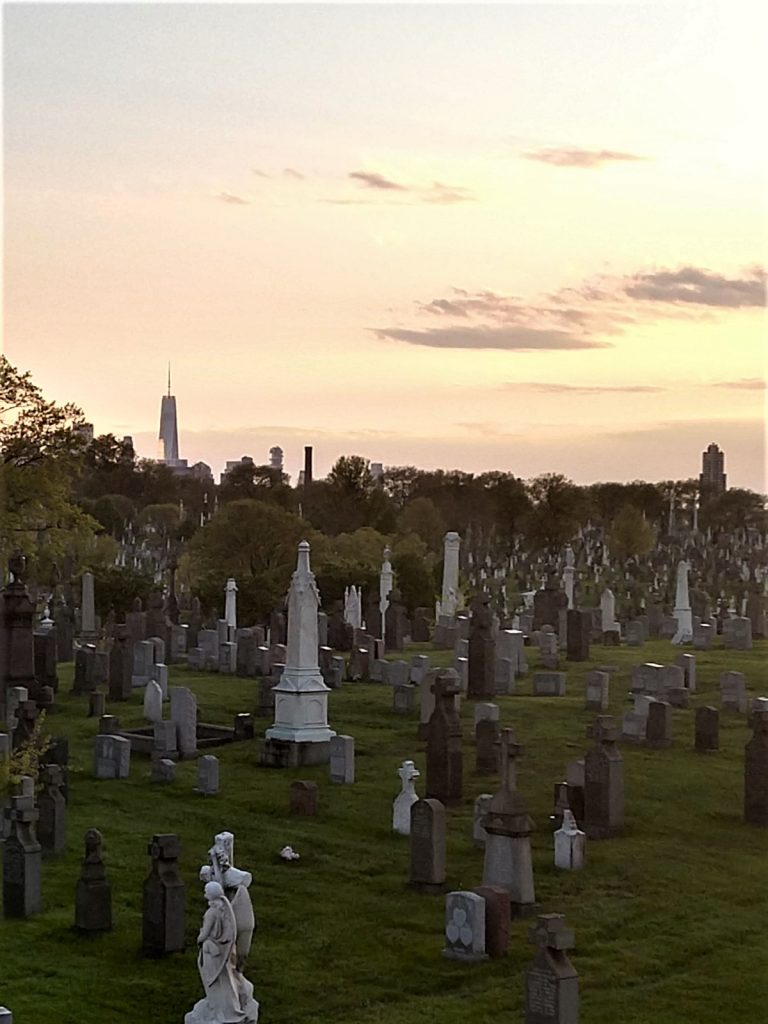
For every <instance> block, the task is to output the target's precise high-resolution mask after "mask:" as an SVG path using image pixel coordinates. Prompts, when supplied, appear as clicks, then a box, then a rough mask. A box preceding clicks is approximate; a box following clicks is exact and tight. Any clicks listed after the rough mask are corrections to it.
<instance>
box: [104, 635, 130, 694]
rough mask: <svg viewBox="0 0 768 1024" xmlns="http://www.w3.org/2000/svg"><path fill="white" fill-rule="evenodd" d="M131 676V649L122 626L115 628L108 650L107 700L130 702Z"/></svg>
mask: <svg viewBox="0 0 768 1024" xmlns="http://www.w3.org/2000/svg"><path fill="white" fill-rule="evenodd" d="M132 675H133V648H132V646H131V640H130V639H129V636H128V629H127V627H126V626H124V625H117V626H115V633H114V636H113V639H112V646H111V647H110V650H109V699H110V701H124V700H130V698H131V690H132V681H131V677H132Z"/></svg>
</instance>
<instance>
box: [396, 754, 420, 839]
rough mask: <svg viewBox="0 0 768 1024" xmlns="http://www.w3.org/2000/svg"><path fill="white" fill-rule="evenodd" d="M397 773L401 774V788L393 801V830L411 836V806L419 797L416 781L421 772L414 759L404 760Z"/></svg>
mask: <svg viewBox="0 0 768 1024" xmlns="http://www.w3.org/2000/svg"><path fill="white" fill-rule="evenodd" d="M397 774H398V775H399V776H400V783H401V788H400V792H399V793H398V794H397V796H396V797H395V799H394V801H393V802H392V831H393V832H397V833H399V834H400V835H401V836H409V835H410V834H411V807H412V806H413V805H414V804H415V803H416V801H417V800H418V799H419V798H418V796H417V795H416V790H415V788H414V783H415V782H416V779H418V778H419V776H420V774H421V773H420V772H419V770H418V768H417V767H416V765H415V764H414V763H413V761H403V763H402V764H401V765H400V767H399V768H398V769H397Z"/></svg>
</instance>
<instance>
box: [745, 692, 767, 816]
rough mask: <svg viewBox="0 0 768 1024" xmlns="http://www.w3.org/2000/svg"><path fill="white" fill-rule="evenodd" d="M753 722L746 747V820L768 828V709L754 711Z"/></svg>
mask: <svg viewBox="0 0 768 1024" xmlns="http://www.w3.org/2000/svg"><path fill="white" fill-rule="evenodd" d="M751 724H752V738H751V739H750V740H749V742H748V743H747V745H746V747H745V748H744V821H745V822H746V824H747V825H757V826H759V827H760V828H768V711H755V712H753V714H752V722H751Z"/></svg>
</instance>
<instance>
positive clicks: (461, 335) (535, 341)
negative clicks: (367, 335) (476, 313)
mask: <svg viewBox="0 0 768 1024" xmlns="http://www.w3.org/2000/svg"><path fill="white" fill-rule="evenodd" d="M373 330H374V333H375V334H376V337H377V338H379V339H381V340H382V341H403V342H405V343H406V344H408V345H425V346H427V347H428V348H465V349H503V350H505V351H507V352H537V351H548V350H554V349H584V348H610V347H611V346H610V345H609V344H608V343H607V342H600V341H594V340H591V339H588V338H580V337H576V336H575V335H573V334H568V333H566V332H565V331H556V330H541V329H538V328H535V327H518V326H509V327H496V326H493V327H489V326H485V325H478V326H467V327H428V328H426V329H424V330H407V329H405V328H399V327H394V328H374V329H373Z"/></svg>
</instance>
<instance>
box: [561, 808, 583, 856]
mask: <svg viewBox="0 0 768 1024" xmlns="http://www.w3.org/2000/svg"><path fill="white" fill-rule="evenodd" d="M586 839H587V837H586V835H585V834H584V833H583V832H582V831H580V829H579V826H578V825H577V824H576V819H575V818H574V816H573V812H572V811H570V810H568V808H565V809H564V810H563V824H562V826H561V827H560V828H559V829H558V830H557V831H556V832H555V867H556V868H562V869H563V870H564V871H579V870H580V869H581V868H583V867H584V848H585V844H586Z"/></svg>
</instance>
